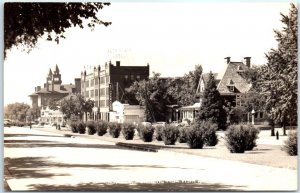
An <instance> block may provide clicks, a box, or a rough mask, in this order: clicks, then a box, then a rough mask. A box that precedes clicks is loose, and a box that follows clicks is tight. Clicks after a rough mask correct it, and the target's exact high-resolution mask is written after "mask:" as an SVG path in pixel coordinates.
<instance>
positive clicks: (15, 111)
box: [4, 102, 30, 121]
mask: <svg viewBox="0 0 300 193" xmlns="http://www.w3.org/2000/svg"><path fill="white" fill-rule="evenodd" d="M29 109H30V106H29V105H28V104H25V103H18V102H17V103H12V104H8V105H7V106H6V107H5V108H4V116H5V118H8V119H12V120H18V121H26V113H27V111H28V110H29Z"/></svg>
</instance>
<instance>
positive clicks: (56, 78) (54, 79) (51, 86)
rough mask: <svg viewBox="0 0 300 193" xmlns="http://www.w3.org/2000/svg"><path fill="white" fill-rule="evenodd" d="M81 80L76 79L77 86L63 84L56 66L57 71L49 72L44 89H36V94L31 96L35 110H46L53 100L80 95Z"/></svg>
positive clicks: (38, 87) (39, 87)
mask: <svg viewBox="0 0 300 193" xmlns="http://www.w3.org/2000/svg"><path fill="white" fill-rule="evenodd" d="M80 89H81V87H80V78H75V84H72V83H71V84H62V79H61V74H60V72H59V68H58V66H57V65H56V66H55V70H54V71H53V72H52V70H51V69H50V70H49V73H48V75H47V77H46V83H45V84H44V86H43V87H41V86H37V87H35V92H34V93H32V94H31V95H29V97H30V98H31V101H32V107H33V108H39V109H40V110H41V109H42V108H44V109H45V108H46V107H47V106H48V105H49V102H50V101H51V100H60V99H62V98H63V97H65V96H67V95H69V94H70V93H80Z"/></svg>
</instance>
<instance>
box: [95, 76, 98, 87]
mask: <svg viewBox="0 0 300 193" xmlns="http://www.w3.org/2000/svg"><path fill="white" fill-rule="evenodd" d="M95 85H98V77H97V78H95Z"/></svg>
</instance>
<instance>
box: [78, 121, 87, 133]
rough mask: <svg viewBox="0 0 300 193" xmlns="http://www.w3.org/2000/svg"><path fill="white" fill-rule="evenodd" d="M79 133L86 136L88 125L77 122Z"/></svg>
mask: <svg viewBox="0 0 300 193" xmlns="http://www.w3.org/2000/svg"><path fill="white" fill-rule="evenodd" d="M77 131H78V133H79V134H85V132H86V124H85V123H84V122H83V121H78V122H77Z"/></svg>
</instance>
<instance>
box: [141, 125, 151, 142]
mask: <svg viewBox="0 0 300 193" xmlns="http://www.w3.org/2000/svg"><path fill="white" fill-rule="evenodd" d="M139 131H140V137H141V139H142V140H143V141H144V142H151V141H152V139H153V133H154V127H152V126H150V125H149V126H144V125H140V126H139Z"/></svg>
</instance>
